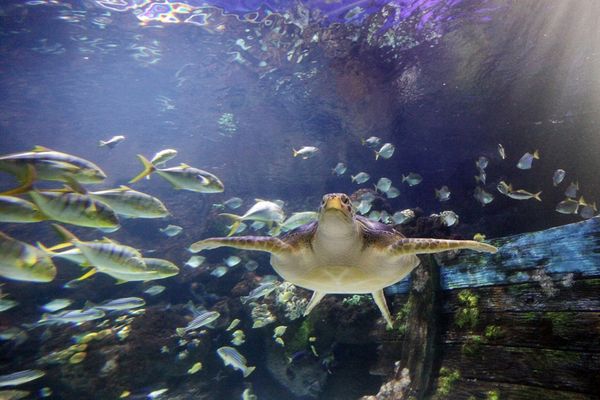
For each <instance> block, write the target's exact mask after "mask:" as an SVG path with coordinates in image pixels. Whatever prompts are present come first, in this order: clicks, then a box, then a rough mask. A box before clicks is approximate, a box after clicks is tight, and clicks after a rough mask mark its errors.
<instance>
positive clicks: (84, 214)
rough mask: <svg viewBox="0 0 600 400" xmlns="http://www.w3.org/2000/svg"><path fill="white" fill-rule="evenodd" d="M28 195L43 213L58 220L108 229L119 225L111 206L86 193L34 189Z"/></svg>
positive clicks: (116, 227)
mask: <svg viewBox="0 0 600 400" xmlns="http://www.w3.org/2000/svg"><path fill="white" fill-rule="evenodd" d="M29 196H30V197H31V199H32V200H33V202H34V203H35V204H36V205H37V207H38V208H39V209H40V211H41V212H42V213H43V214H45V215H47V216H48V217H49V218H51V219H53V220H55V221H58V222H63V223H67V224H71V225H77V226H85V227H88V228H103V229H110V230H113V229H114V230H116V229H118V228H119V226H120V224H119V218H118V217H117V214H116V213H115V212H114V211H113V209H112V208H110V207H109V206H107V205H106V204H104V203H102V202H100V201H98V200H94V199H93V198H91V197H90V196H88V195H84V194H79V193H68V192H66V193H65V192H49V191H46V192H38V191H35V190H34V191H31V192H29Z"/></svg>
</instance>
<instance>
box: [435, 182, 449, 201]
mask: <svg viewBox="0 0 600 400" xmlns="http://www.w3.org/2000/svg"><path fill="white" fill-rule="evenodd" d="M435 198H436V199H438V201H448V200H450V189H448V186H442V187H441V188H439V189H435Z"/></svg>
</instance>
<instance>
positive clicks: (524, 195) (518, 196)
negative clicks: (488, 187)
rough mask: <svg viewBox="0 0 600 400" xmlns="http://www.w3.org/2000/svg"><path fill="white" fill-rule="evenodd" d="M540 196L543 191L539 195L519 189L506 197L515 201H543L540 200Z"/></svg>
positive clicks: (510, 192)
mask: <svg viewBox="0 0 600 400" xmlns="http://www.w3.org/2000/svg"><path fill="white" fill-rule="evenodd" d="M540 194H542V192H541V191H539V192H537V193H529V192H528V191H527V190H523V189H518V190H511V191H509V192H508V193H507V194H506V195H507V196H508V197H510V198H511V199H515V200H528V199H536V200H537V201H542V199H541V198H540Z"/></svg>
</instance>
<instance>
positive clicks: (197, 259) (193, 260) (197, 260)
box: [185, 256, 206, 268]
mask: <svg viewBox="0 0 600 400" xmlns="http://www.w3.org/2000/svg"><path fill="white" fill-rule="evenodd" d="M204 260H206V257H203V256H191V257H190V258H189V260H187V261H186V262H185V265H187V266H188V267H192V268H198V267H199V266H201V265H202V263H204Z"/></svg>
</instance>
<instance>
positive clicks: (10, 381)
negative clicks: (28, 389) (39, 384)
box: [0, 369, 46, 387]
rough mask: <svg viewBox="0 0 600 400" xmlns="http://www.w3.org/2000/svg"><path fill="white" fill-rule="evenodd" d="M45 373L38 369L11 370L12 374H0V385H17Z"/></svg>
mask: <svg viewBox="0 0 600 400" xmlns="http://www.w3.org/2000/svg"><path fill="white" fill-rule="evenodd" d="M44 375H46V373H45V372H44V371H41V370H39V369H27V370H25V371H19V372H13V373H12V374H7V375H0V387H5V386H17V385H22V384H24V383H27V382H31V381H34V380H36V379H39V378H41V377H42V376H44Z"/></svg>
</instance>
